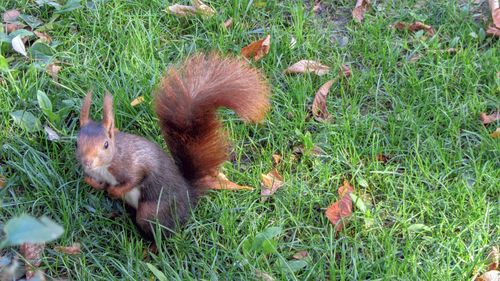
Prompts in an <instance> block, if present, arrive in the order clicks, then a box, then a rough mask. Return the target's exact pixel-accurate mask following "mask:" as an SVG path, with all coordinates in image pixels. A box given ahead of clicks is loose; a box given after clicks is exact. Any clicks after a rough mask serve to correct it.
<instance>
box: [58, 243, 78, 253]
mask: <svg viewBox="0 0 500 281" xmlns="http://www.w3.org/2000/svg"><path fill="white" fill-rule="evenodd" d="M54 251H56V252H59V253H63V254H67V255H78V254H80V253H81V249H80V243H73V245H71V246H55V247H54Z"/></svg>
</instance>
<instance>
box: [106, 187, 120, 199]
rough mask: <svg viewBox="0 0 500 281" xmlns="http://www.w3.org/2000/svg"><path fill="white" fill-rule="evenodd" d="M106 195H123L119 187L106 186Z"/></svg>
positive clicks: (118, 196) (115, 196)
mask: <svg viewBox="0 0 500 281" xmlns="http://www.w3.org/2000/svg"><path fill="white" fill-rule="evenodd" d="M108 195H109V197H111V198H121V197H122V196H123V191H122V190H120V189H119V188H113V187H110V188H108Z"/></svg>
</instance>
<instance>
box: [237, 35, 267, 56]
mask: <svg viewBox="0 0 500 281" xmlns="http://www.w3.org/2000/svg"><path fill="white" fill-rule="evenodd" d="M270 46H271V35H267V36H266V37H265V38H263V39H260V40H257V41H255V42H252V43H250V44H249V45H247V46H245V47H243V48H242V49H241V55H242V56H244V57H245V58H253V59H254V60H255V61H258V60H260V59H261V58H263V57H264V56H265V55H267V54H268V53H269V48H270Z"/></svg>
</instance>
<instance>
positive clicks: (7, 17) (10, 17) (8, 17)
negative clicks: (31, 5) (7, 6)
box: [2, 9, 21, 23]
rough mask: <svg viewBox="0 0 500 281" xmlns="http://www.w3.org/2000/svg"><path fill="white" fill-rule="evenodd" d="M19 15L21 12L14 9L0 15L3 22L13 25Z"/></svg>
mask: <svg viewBox="0 0 500 281" xmlns="http://www.w3.org/2000/svg"><path fill="white" fill-rule="evenodd" d="M20 15H21V12H19V11H18V10H16V9H12V10H8V11H5V12H4V13H3V15H2V19H3V22H10V23H13V22H16V21H17V18H19V16H20Z"/></svg>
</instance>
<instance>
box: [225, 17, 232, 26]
mask: <svg viewBox="0 0 500 281" xmlns="http://www.w3.org/2000/svg"><path fill="white" fill-rule="evenodd" d="M231 26H233V18H228V19H227V20H226V21H225V22H224V27H225V28H230V27H231Z"/></svg>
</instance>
